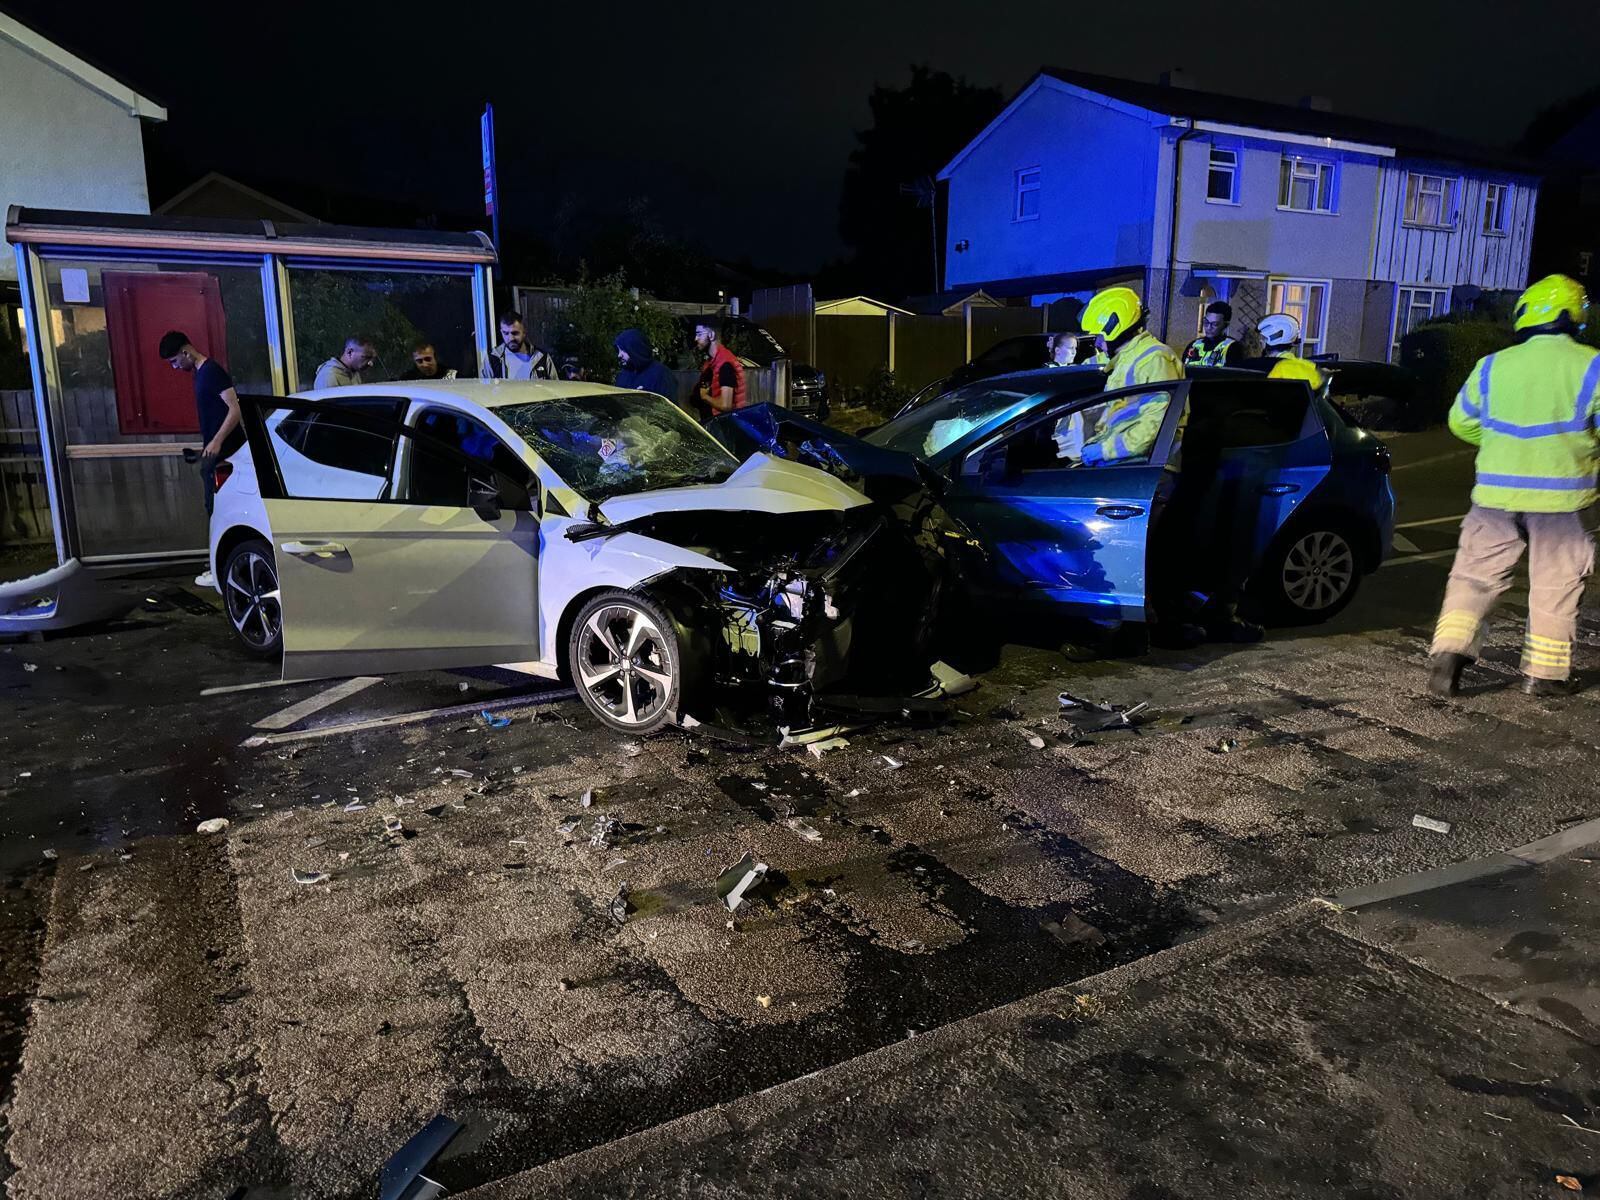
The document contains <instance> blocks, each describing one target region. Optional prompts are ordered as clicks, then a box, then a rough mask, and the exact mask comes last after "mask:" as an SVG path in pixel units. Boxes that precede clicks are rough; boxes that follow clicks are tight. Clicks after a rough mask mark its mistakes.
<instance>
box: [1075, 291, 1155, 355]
mask: <svg viewBox="0 0 1600 1200" xmlns="http://www.w3.org/2000/svg"><path fill="white" fill-rule="evenodd" d="M1144 315H1145V313H1144V301H1142V300H1140V299H1139V293H1138V292H1136V291H1134V290H1133V289H1132V288H1129V287H1110V288H1106V289H1104V290H1103V291H1098V292H1096V293H1095V294H1094V296H1093V298H1091V299H1090V301H1089V303H1087V304H1085V305H1084V306H1083V312H1081V313H1079V314H1078V323H1079V324H1080V325H1082V326H1083V331H1084V332H1085V333H1087V334H1089V335H1090V336H1091V337H1094V336H1097V335H1098V336H1101V337H1104V338H1105V339H1106V340H1107V341H1111V342H1114V341H1116V340H1117V339H1118V338H1119V337H1121V336H1122V335H1123V334H1125V333H1127V332H1128V330H1130V329H1132V328H1133V327H1134V326H1136V325H1138V324H1139V322H1140V321H1142V320H1144Z"/></svg>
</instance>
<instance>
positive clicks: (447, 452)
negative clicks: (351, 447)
mask: <svg viewBox="0 0 1600 1200" xmlns="http://www.w3.org/2000/svg"><path fill="white" fill-rule="evenodd" d="M350 399H352V400H374V399H384V400H388V399H390V397H387V396H384V397H369V396H359V397H356V396H353V397H350ZM393 399H395V400H398V401H403V402H405V403H406V405H407V406H409V405H410V403H411V399H410V397H408V396H404V395H397V396H395V397H393ZM239 401H240V404H241V406H244V407H247V408H248V409H249V411H250V414H251V416H250V419H248V420H246V422H245V434H246V440H247V442H248V444H249V447H250V457H251V461H252V462H254V464H255V468H256V481H257V486H258V488H259V489H260V494H261V499H262V500H263V501H267V500H297V501H306V502H309V503H314V504H351V503H359V504H396V505H403V506H406V507H410V508H461V509H468V508H471V507H472V505H470V504H461V505H438V504H432V505H430V504H422V503H420V502H418V501H415V500H410V499H407V498H403V497H400V496H397V495H396V494H395V493H396V492H397V491H398V490H399V489H398V488H397V487H396V482H397V480H398V479H399V477H400V475H401V471H402V466H401V464H402V460H405V461H407V462H409V459H410V454H411V446H410V444H409V443H408V439H411V440H412V441H420V442H422V443H424V444H426V445H427V446H428V448H429V449H430V450H432V451H434V452H435V453H438V454H442V455H443V456H444V457H446V458H454V459H457V460H458V461H460V462H461V463H462V465H463V466H465V467H466V468H467V470H468V471H469V472H470V471H472V470H474V469H476V468H481V469H482V471H483V473H484V474H486V475H488V476H489V477H491V478H492V479H493V480H494V482H495V483H496V485H497V489H498V491H499V493H500V507H501V508H502V509H505V510H506V511H508V512H532V513H533V514H534V515H535V516H537V515H539V513H540V508H541V506H540V504H539V482H538V475H537V473H536V472H534V471H533V470H531V469H529V470H528V473H527V479H526V480H517V479H513V478H512V477H510V476H509V475H507V474H506V473H505V472H504V471H501V470H500V469H499V468H498V467H495V466H494V465H493V464H491V463H486V462H483V461H481V460H480V459H475V458H472V457H470V456H469V455H466V454H462V453H461V452H460V451H459V450H457V449H456V448H455V447H454V446H451V445H450V444H449V443H447V442H443V441H440V440H439V439H438V438H434V437H430V436H429V435H428V434H425V433H421V432H419V431H418V430H416V429H414V428H412V427H411V426H410V425H409V424H408V423H407V422H406V421H405V420H404V419H403V417H404V416H405V415H406V414H407V412H408V408H407V409H402V410H401V416H400V417H395V418H388V417H380V416H376V415H374V414H373V413H370V412H362V411H360V410H359V409H354V408H350V407H348V406H345V405H341V404H338V403H336V402H334V401H331V400H301V399H297V398H285V397H283V396H262V395H251V396H240V397H239ZM279 409H283V410H286V411H288V412H290V413H303V412H328V411H330V410H332V411H337V412H339V413H340V414H342V415H344V416H346V417H349V418H354V419H353V420H352V421H351V427H352V428H355V429H363V428H364V429H366V430H367V431H368V432H371V433H373V434H375V435H380V436H385V437H387V436H391V435H392V436H393V438H394V449H393V451H392V453H391V454H390V457H389V472H388V475H387V477H386V478H385V481H384V487H383V490H382V492H381V494H380V495H378V496H376V497H374V498H372V499H366V498H362V499H360V500H352V499H351V498H350V497H348V496H299V495H295V494H293V493H291V492H290V491H289V489H288V486H287V484H286V482H285V480H284V478H283V467H282V464H281V463H280V462H279V461H278V456H277V454H275V453H274V452H273V449H272V441H271V439H272V436H273V435H272V433H271V431H269V430H268V429H267V416H268V415H269V414H270V413H272V412H274V411H277V410H279ZM463 415H470V414H463ZM285 419H287V417H285ZM479 423H480V424H482V422H479ZM490 432H491V433H492V432H493V430H490ZM497 436H498V435H497ZM502 442H503V439H502ZM291 448H292V447H291ZM313 461H314V460H313ZM319 465H322V466H326V465H328V464H326V463H323V464H319ZM523 466H524V467H526V466H527V464H526V463H524V464H523ZM335 469H338V468H335Z"/></svg>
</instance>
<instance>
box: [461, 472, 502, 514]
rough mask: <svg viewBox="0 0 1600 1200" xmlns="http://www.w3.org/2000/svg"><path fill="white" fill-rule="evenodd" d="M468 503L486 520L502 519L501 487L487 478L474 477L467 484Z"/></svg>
mask: <svg viewBox="0 0 1600 1200" xmlns="http://www.w3.org/2000/svg"><path fill="white" fill-rule="evenodd" d="M467 503H468V504H469V505H471V506H472V511H473V512H475V513H477V514H478V515H479V516H480V517H482V518H483V519H484V520H485V521H498V520H499V519H500V489H499V488H498V487H496V486H495V485H494V484H493V483H491V482H490V481H489V480H487V479H478V478H477V477H473V479H472V480H471V481H470V482H469V483H468V484H467Z"/></svg>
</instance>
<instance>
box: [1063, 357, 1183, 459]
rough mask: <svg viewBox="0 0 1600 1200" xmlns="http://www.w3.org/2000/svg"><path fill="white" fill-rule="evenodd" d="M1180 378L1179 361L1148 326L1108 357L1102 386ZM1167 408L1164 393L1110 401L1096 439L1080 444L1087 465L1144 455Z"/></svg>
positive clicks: (1109, 388)
mask: <svg viewBox="0 0 1600 1200" xmlns="http://www.w3.org/2000/svg"><path fill="white" fill-rule="evenodd" d="M1182 378H1183V363H1182V362H1180V361H1179V360H1178V356H1177V355H1176V354H1174V353H1173V352H1172V348H1171V347H1170V346H1168V345H1166V344H1165V343H1163V342H1159V341H1157V340H1156V338H1155V337H1154V336H1153V335H1152V334H1151V333H1150V332H1149V331H1148V330H1143V331H1141V332H1140V333H1139V334H1138V335H1137V336H1136V337H1134V338H1133V339H1132V340H1130V341H1129V342H1128V344H1127V345H1126V346H1124V347H1123V348H1122V349H1121V350H1118V351H1117V353H1116V356H1115V357H1114V358H1113V359H1112V360H1111V374H1110V375H1108V376H1107V377H1106V391H1108V392H1114V391H1116V390H1117V389H1118V388H1125V387H1133V386H1134V385H1136V384H1140V383H1166V382H1167V381H1169V380H1174V379H1182ZM1166 413H1167V394H1166V393H1165V392H1152V393H1151V394H1150V395H1148V396H1127V397H1125V398H1123V399H1121V400H1114V401H1112V402H1111V403H1110V404H1109V405H1107V406H1106V409H1105V412H1103V413H1102V414H1101V416H1100V426H1099V428H1098V430H1097V431H1096V433H1095V439H1094V441H1092V442H1090V443H1089V444H1088V445H1086V446H1085V447H1084V448H1083V461H1084V465H1085V466H1096V465H1101V464H1107V463H1116V462H1119V461H1121V460H1122V459H1128V458H1143V457H1144V456H1146V455H1147V454H1149V453H1150V448H1151V447H1152V446H1154V445H1155V442H1156V434H1158V433H1160V432H1161V418H1162V417H1164V416H1166Z"/></svg>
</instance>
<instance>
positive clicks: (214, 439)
mask: <svg viewBox="0 0 1600 1200" xmlns="http://www.w3.org/2000/svg"><path fill="white" fill-rule="evenodd" d="M156 353H158V354H159V355H161V357H162V358H164V359H166V360H167V365H168V366H170V367H171V368H172V369H173V370H174V371H193V372H194V408H195V415H196V417H197V418H198V419H199V422H200V439H201V441H202V442H203V443H204V445H203V447H202V448H201V451H200V486H201V489H202V492H203V494H204V495H205V501H206V516H207V517H209V516H210V515H211V507H212V499H213V496H214V495H215V493H216V470H217V462H218V460H219V459H222V458H225V457H226V456H227V455H229V454H232V453H233V452H234V451H235V450H237V449H238V448H239V446H240V445H242V444H243V440H244V439H243V437H242V436H241V434H240V431H239V393H238V392H236V391H235V390H234V387H233V377H232V376H230V375H229V374H228V372H227V370H226V369H225V368H224V367H223V366H222V364H221V363H219V362H217V361H216V360H215V359H211V358H207V357H206V356H205V355H204V354H202V353H200V351H199V350H198V349H196V347H195V345H194V343H193V342H191V341H190V340H189V335H188V334H186V333H180V332H179V331H178V330H176V329H174V330H171V331H169V332H168V333H166V334H164V335H162V338H161V345H160V346H159V347H157V350H156ZM195 584H196V586H198V587H216V585H217V581H216V579H215V578H214V577H213V576H212V574H211V572H210V571H206V572H205V573H204V574H202V575H200V576H198V577H197V578H196V579H195Z"/></svg>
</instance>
